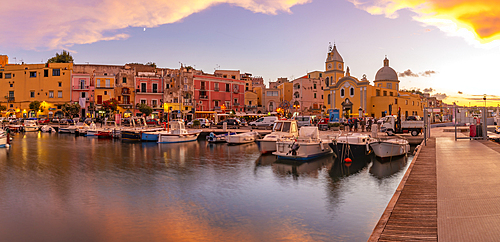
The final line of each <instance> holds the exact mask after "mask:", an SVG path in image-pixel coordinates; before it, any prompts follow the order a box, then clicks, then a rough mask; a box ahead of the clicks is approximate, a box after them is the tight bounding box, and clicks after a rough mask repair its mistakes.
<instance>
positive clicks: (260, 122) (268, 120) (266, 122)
mask: <svg viewBox="0 0 500 242" xmlns="http://www.w3.org/2000/svg"><path fill="white" fill-rule="evenodd" d="M276 120H278V117H276V116H267V117H261V118H259V119H257V120H255V121H253V122H250V123H248V124H249V125H250V126H273V125H274V121H276Z"/></svg>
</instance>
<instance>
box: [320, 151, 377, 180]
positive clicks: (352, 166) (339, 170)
mask: <svg viewBox="0 0 500 242" xmlns="http://www.w3.org/2000/svg"><path fill="white" fill-rule="evenodd" d="M371 157H372V155H368V156H365V157H361V158H359V159H357V160H352V162H345V161H343V160H340V158H337V159H336V160H335V164H334V165H333V166H332V169H331V170H330V172H329V173H330V177H332V178H333V179H334V180H337V179H340V178H342V177H346V176H349V175H352V174H356V173H358V172H359V171H361V170H362V169H363V168H365V167H366V165H367V164H368V163H370V161H371Z"/></svg>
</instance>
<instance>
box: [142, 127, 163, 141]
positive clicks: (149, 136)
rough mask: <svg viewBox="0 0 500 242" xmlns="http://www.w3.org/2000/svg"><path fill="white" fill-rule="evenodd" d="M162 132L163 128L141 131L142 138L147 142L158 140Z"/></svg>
mask: <svg viewBox="0 0 500 242" xmlns="http://www.w3.org/2000/svg"><path fill="white" fill-rule="evenodd" d="M161 132H162V130H161V129H149V130H147V131H143V132H142V133H141V140H142V141H146V142H150V141H154V142H157V141H158V137H159V136H160V133H161Z"/></svg>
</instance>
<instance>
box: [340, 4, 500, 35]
mask: <svg viewBox="0 0 500 242" xmlns="http://www.w3.org/2000/svg"><path fill="white" fill-rule="evenodd" d="M349 1H350V2H352V3H353V4H354V5H355V6H356V7H357V8H360V9H363V10H365V11H367V12H368V13H370V14H374V15H381V14H383V15H385V16H386V17H388V18H397V17H398V13H397V12H398V11H399V10H402V9H409V10H411V11H413V12H415V13H417V16H416V17H414V19H415V20H417V21H420V22H422V23H425V24H426V25H432V26H436V27H438V28H439V29H441V30H442V31H445V32H447V33H449V34H451V35H459V36H463V37H465V38H466V39H472V40H476V41H479V42H480V43H482V44H484V43H489V42H492V41H494V40H498V39H500V1H498V0H481V1H474V0H363V1H360V0H349Z"/></svg>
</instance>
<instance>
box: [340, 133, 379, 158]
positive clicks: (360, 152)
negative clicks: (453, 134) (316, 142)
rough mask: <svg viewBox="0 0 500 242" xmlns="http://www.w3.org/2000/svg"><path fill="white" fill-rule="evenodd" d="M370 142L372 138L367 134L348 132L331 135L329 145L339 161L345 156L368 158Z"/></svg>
mask: <svg viewBox="0 0 500 242" xmlns="http://www.w3.org/2000/svg"><path fill="white" fill-rule="evenodd" d="M371 142H373V139H372V138H371V137H370V136H369V135H366V134H360V133H348V134H341V135H339V136H335V137H333V139H332V142H331V143H330V146H331V147H332V149H333V151H334V152H335V153H336V154H337V157H339V158H340V160H341V161H343V160H344V159H346V158H349V159H351V160H352V161H359V160H368V159H369V154H370V152H371V151H370V143H371Z"/></svg>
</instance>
